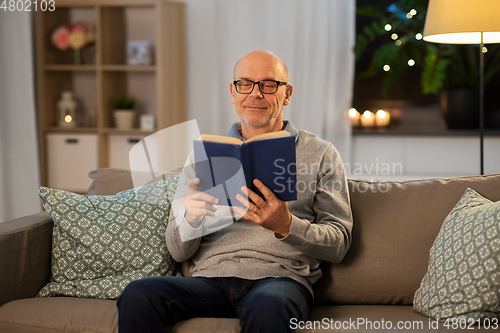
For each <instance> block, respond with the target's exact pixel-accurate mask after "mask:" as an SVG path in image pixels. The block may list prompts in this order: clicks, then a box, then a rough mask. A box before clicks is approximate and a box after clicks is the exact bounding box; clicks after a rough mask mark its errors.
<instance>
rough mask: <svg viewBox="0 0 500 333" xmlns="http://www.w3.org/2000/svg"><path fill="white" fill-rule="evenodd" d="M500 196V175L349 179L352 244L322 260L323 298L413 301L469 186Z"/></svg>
mask: <svg viewBox="0 0 500 333" xmlns="http://www.w3.org/2000/svg"><path fill="white" fill-rule="evenodd" d="M468 187H470V188H474V189H475V190H476V191H477V192H479V193H480V194H482V195H483V196H485V197H487V198H489V199H491V200H493V201H497V200H500V175H488V176H475V177H460V178H450V179H430V180H417V181H406V182H366V181H356V180H349V193H350V197H351V207H352V212H353V218H354V227H353V240H352V245H351V248H350V249H349V251H348V253H347V255H346V257H345V258H344V260H343V261H342V262H341V263H340V264H330V263H326V262H324V263H322V266H321V267H322V270H323V276H322V277H321V278H320V279H319V281H318V282H317V283H316V284H315V285H314V286H313V288H314V291H315V295H316V302H317V303H319V304H332V303H337V304H339V303H340V304H412V302H413V296H414V294H415V291H416V290H417V288H418V287H419V285H420V282H421V280H422V278H423V276H424V274H425V273H426V271H427V264H428V262H429V250H430V248H431V246H432V243H433V242H434V239H435V238H436V236H437V234H438V232H439V229H440V228H441V225H442V224H443V221H444V219H445V218H446V216H447V215H448V213H449V212H450V211H451V209H452V208H453V207H454V206H455V204H456V203H457V201H458V200H459V199H460V197H461V196H462V194H463V193H464V191H465V190H466V189H467V188H468Z"/></svg>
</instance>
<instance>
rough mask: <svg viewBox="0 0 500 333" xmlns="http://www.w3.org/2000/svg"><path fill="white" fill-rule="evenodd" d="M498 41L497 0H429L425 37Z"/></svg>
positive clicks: (445, 40)
mask: <svg viewBox="0 0 500 333" xmlns="http://www.w3.org/2000/svg"><path fill="white" fill-rule="evenodd" d="M481 33H483V42H484V43H485V44H488V43H500V1H499V0H429V6H428V8H427V16H426V18H425V27H424V40H425V41H427V42H433V43H446V44H479V43H481Z"/></svg>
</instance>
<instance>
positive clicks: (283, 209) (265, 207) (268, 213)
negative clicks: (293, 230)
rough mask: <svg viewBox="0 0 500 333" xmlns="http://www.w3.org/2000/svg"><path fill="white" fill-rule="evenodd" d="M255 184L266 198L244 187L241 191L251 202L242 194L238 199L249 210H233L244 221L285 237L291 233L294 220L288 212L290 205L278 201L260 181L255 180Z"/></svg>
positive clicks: (237, 208)
mask: <svg viewBox="0 0 500 333" xmlns="http://www.w3.org/2000/svg"><path fill="white" fill-rule="evenodd" d="M253 183H254V185H255V186H256V187H257V188H258V189H259V191H260V192H261V193H262V194H263V195H264V198H262V197H261V196H259V195H258V194H257V193H255V192H254V191H252V190H250V189H249V188H248V187H246V186H243V187H242V188H241V191H242V192H243V193H245V194H246V195H247V196H248V198H249V199H250V200H251V201H250V200H248V199H246V198H245V197H244V196H243V195H241V194H238V195H237V196H236V199H238V201H239V202H241V203H242V204H243V205H244V206H245V207H246V208H247V211H245V210H244V209H242V208H240V207H237V206H233V208H234V209H235V211H236V213H238V214H239V215H241V216H242V217H243V218H244V219H246V220H248V221H251V222H253V223H256V224H258V225H260V226H262V227H264V228H266V229H269V230H272V231H274V232H275V233H276V234H278V235H280V236H282V237H285V236H286V235H288V233H289V231H290V225H291V220H292V216H291V215H290V212H289V210H288V203H287V202H286V201H281V200H280V199H278V198H277V197H276V196H275V195H274V193H273V192H272V191H271V190H270V189H269V188H268V187H267V186H265V185H264V184H263V183H262V182H261V181H260V180H258V179H254V181H253Z"/></svg>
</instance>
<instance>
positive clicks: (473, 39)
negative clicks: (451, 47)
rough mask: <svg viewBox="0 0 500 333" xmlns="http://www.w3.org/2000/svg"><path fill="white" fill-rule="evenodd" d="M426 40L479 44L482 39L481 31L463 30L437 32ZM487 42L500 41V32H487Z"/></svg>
mask: <svg viewBox="0 0 500 333" xmlns="http://www.w3.org/2000/svg"><path fill="white" fill-rule="evenodd" d="M424 40H425V41H426V42H432V43H444V44H479V43H480V41H481V33H480V32H462V33H449V34H436V35H429V36H425V37H424ZM483 41H484V43H485V44H491V43H500V32H485V33H484V36H483Z"/></svg>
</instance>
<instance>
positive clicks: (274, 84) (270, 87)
mask: <svg viewBox="0 0 500 333" xmlns="http://www.w3.org/2000/svg"><path fill="white" fill-rule="evenodd" d="M233 83H234V86H235V87H236V91H237V92H238V93H240V94H250V93H251V92H252V91H253V88H254V87H255V85H256V84H257V85H258V86H259V90H260V91H261V92H262V93H263V94H274V93H275V92H276V91H278V87H279V86H281V85H288V83H286V82H281V81H275V80H262V81H258V82H254V81H250V80H238V81H233Z"/></svg>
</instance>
